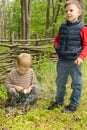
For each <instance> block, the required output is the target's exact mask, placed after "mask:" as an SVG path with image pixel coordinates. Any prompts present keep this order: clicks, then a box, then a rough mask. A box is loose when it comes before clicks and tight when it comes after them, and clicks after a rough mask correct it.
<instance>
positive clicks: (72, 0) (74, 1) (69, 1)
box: [64, 0, 83, 15]
mask: <svg viewBox="0 0 87 130" xmlns="http://www.w3.org/2000/svg"><path fill="white" fill-rule="evenodd" d="M71 4H72V5H76V6H77V8H78V9H79V11H80V15H82V12H83V9H82V6H81V3H80V2H79V1H78V0H67V1H66V2H65V4H64V9H65V8H66V7H67V6H69V5H71Z"/></svg>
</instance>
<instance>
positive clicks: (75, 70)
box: [55, 60, 82, 107]
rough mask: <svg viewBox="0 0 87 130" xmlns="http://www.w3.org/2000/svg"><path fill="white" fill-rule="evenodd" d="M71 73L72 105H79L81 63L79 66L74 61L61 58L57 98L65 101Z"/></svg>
mask: <svg viewBox="0 0 87 130" xmlns="http://www.w3.org/2000/svg"><path fill="white" fill-rule="evenodd" d="M69 75H70V76H71V79H72V83H71V88H72V89H73V90H72V94H71V97H70V105H71V106H74V107H77V106H78V104H79V102H80V97H81V90H82V74H81V65H80V66H77V65H75V64H74V62H73V61H63V60H59V61H58V63H57V78H56V85H57V93H56V97H55V98H56V101H57V102H58V103H63V102H64V96H65V94H66V83H67V79H68V76H69Z"/></svg>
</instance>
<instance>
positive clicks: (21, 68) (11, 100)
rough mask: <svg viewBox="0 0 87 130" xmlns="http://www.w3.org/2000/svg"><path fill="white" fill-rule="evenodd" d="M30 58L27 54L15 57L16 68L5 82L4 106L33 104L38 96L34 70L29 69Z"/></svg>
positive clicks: (24, 106) (24, 107)
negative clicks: (5, 98) (5, 97)
mask: <svg viewBox="0 0 87 130" xmlns="http://www.w3.org/2000/svg"><path fill="white" fill-rule="evenodd" d="M31 64H32V57H31V55H30V54H28V53H21V54H19V55H18V57H17V64H16V68H13V69H12V70H11V72H10V73H9V74H8V76H7V78H6V80H5V87H6V89H7V95H8V99H7V104H6V106H12V107H14V106H15V105H16V104H17V103H19V102H21V103H22V104H23V110H24V111H25V109H26V106H27V105H31V104H33V103H35V102H36V101H37V99H38V96H39V87H38V83H37V79H36V76H35V73H34V70H33V69H32V68H31Z"/></svg>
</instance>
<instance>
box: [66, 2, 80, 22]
mask: <svg viewBox="0 0 87 130" xmlns="http://www.w3.org/2000/svg"><path fill="white" fill-rule="evenodd" d="M64 11H65V16H66V19H67V21H69V22H71V23H73V22H75V21H77V20H78V18H79V16H80V13H81V12H80V9H79V8H78V7H77V6H76V5H74V4H70V5H68V6H66V7H65V9H64Z"/></svg>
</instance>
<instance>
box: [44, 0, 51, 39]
mask: <svg viewBox="0 0 87 130" xmlns="http://www.w3.org/2000/svg"><path fill="white" fill-rule="evenodd" d="M49 18H50V0H47V12H46V34H45V36H46V37H49V33H48V29H49V26H50V20H49Z"/></svg>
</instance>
